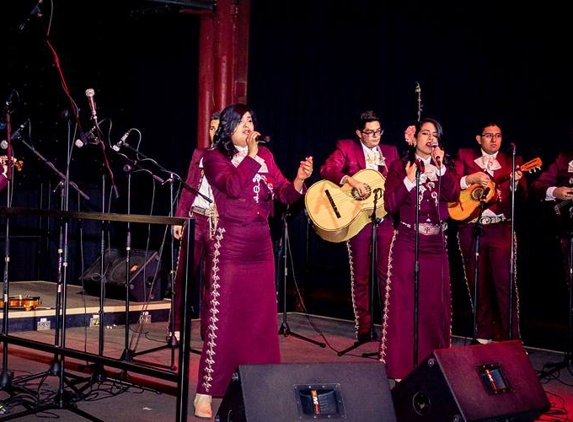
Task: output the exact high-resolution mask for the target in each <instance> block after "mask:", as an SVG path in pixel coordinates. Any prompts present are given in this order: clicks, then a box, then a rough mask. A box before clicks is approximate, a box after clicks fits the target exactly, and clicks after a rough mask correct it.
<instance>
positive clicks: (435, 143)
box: [430, 140, 442, 167]
mask: <svg viewBox="0 0 573 422" xmlns="http://www.w3.org/2000/svg"><path fill="white" fill-rule="evenodd" d="M439 146H440V144H439V143H438V141H436V140H433V141H432V142H431V143H430V147H432V149H433V150H434V151H435V150H436V148H438V147H439ZM434 160H436V164H437V165H438V167H442V163H441V160H440V157H439V156H437V155H436V156H434Z"/></svg>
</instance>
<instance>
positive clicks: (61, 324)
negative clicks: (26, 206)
mask: <svg viewBox="0 0 573 422" xmlns="http://www.w3.org/2000/svg"><path fill="white" fill-rule="evenodd" d="M22 143H23V144H24V145H26V146H27V147H28V148H29V149H30V150H31V151H32V152H33V153H34V154H35V155H36V156H37V157H38V158H40V160H42V161H43V162H44V163H45V164H46V165H47V166H48V167H49V168H51V169H52V170H54V171H55V172H56V174H57V175H58V176H59V177H60V182H59V183H58V186H57V187H56V189H57V188H58V187H61V193H60V195H61V201H60V208H61V210H62V211H63V212H68V211H69V188H70V186H72V187H74V188H75V189H76V190H77V191H78V193H79V194H80V195H81V196H82V197H84V198H87V199H89V197H88V196H87V195H86V194H85V193H83V192H82V191H81V190H80V189H79V188H78V187H77V185H76V184H75V183H73V182H71V181H70V177H69V170H70V157H71V153H70V151H71V146H70V144H71V142H70V137H69V136H68V149H67V157H66V158H67V159H66V164H67V165H66V174H63V173H62V172H60V171H59V170H58V169H57V168H56V167H55V166H54V164H53V163H51V162H50V161H48V160H46V159H45V158H44V157H43V156H42V155H41V154H40V153H39V152H38V151H36V149H34V148H33V147H32V146H31V145H29V144H28V143H26V142H25V141H24V140H22ZM67 268H68V221H67V219H64V218H61V219H60V234H59V245H58V275H57V280H56V304H55V317H54V319H55V327H54V328H55V329H54V346H55V347H56V349H61V350H64V349H65V348H66V307H67V278H68V276H67ZM48 375H56V376H58V379H59V383H58V392H57V393H56V395H55V396H54V398H53V403H47V404H44V405H42V406H37V407H34V408H30V409H27V410H25V411H23V412H20V413H18V414H15V415H12V416H10V418H11V419H12V418H16V417H20V416H23V415H28V414H37V413H40V412H44V411H46V410H49V409H67V410H70V411H71V412H73V413H76V414H77V415H79V416H82V417H83V418H85V419H88V420H91V421H94V422H103V421H101V420H100V419H98V418H96V417H95V416H92V415H90V414H89V413H87V412H85V411H83V410H81V409H78V407H77V405H76V402H77V401H79V400H81V399H82V398H83V394H82V390H81V389H78V388H76V387H75V385H76V384H77V383H78V382H80V381H83V379H82V378H80V377H78V376H74V375H71V374H70V375H69V377H70V378H72V380H68V379H66V374H65V355H64V354H62V353H58V352H57V351H56V352H55V354H54V359H53V361H52V365H51V367H50V369H49V370H48V371H45V372H42V373H40V374H36V375H31V376H27V377H22V378H19V379H18V382H23V383H26V382H28V381H30V380H32V379H36V378H44V377H46V376H48ZM65 384H67V385H68V386H69V387H71V388H72V391H69V390H66V388H65Z"/></svg>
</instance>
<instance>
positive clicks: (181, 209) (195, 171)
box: [175, 148, 207, 217]
mask: <svg viewBox="0 0 573 422" xmlns="http://www.w3.org/2000/svg"><path fill="white" fill-rule="evenodd" d="M206 150H207V149H206V148H195V150H194V151H193V156H192V157H191V163H190V164H189V170H188V171H187V179H186V180H185V183H186V184H187V185H188V186H190V187H192V188H193V189H196V190H197V191H199V187H200V184H201V174H202V172H203V169H201V168H199V163H200V162H201V158H202V157H203V154H205V151H206ZM196 197H197V192H194V191H192V190H191V189H189V188H188V187H187V186H185V185H183V189H182V190H181V195H180V197H179V202H178V203H177V210H176V211H175V217H189V211H190V210H191V206H192V205H193V201H195V198H196Z"/></svg>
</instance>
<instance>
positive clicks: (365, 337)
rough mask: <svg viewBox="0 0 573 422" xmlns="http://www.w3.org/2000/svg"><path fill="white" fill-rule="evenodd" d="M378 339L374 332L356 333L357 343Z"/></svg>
mask: <svg viewBox="0 0 573 422" xmlns="http://www.w3.org/2000/svg"><path fill="white" fill-rule="evenodd" d="M378 340H380V339H379V338H378V336H377V335H376V333H373V334H372V335H370V333H366V334H358V340H357V341H358V343H368V342H369V341H378Z"/></svg>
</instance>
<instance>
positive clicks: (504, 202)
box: [455, 148, 527, 218]
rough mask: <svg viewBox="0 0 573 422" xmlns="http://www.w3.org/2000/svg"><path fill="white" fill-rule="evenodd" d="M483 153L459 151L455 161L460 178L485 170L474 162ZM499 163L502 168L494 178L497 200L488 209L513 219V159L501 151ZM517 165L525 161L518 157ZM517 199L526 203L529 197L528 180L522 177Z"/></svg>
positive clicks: (498, 158) (474, 150) (466, 150)
mask: <svg viewBox="0 0 573 422" xmlns="http://www.w3.org/2000/svg"><path fill="white" fill-rule="evenodd" d="M481 155H482V152H481V149H480V148H461V149H460V150H459V151H458V155H457V157H456V160H455V164H456V171H457V173H458V176H459V177H460V178H461V177H464V176H467V175H468V174H472V173H475V172H478V171H483V169H482V168H481V167H480V166H478V165H477V164H476V163H475V162H474V160H475V159H477V158H479V157H481ZM496 158H497V161H498V162H499V164H500V166H501V168H500V169H499V170H495V171H494V172H493V178H492V180H493V181H494V183H495V185H496V190H497V199H496V200H494V201H493V202H490V203H489V204H488V207H487V208H488V209H490V210H491V211H492V212H494V213H495V214H497V215H499V214H503V215H504V216H505V217H506V218H510V217H511V191H510V189H509V186H510V183H509V177H508V176H509V175H510V174H511V169H512V165H511V161H512V157H511V156H510V155H509V154H507V153H505V152H503V151H499V152H498V154H497V157H496ZM515 163H516V165H521V164H522V163H523V159H522V158H521V157H520V156H518V157H516V158H515ZM515 195H516V199H520V200H521V201H525V199H526V197H527V180H526V178H525V176H524V177H522V178H521V179H520V180H519V184H518V188H517V191H516V192H515Z"/></svg>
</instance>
